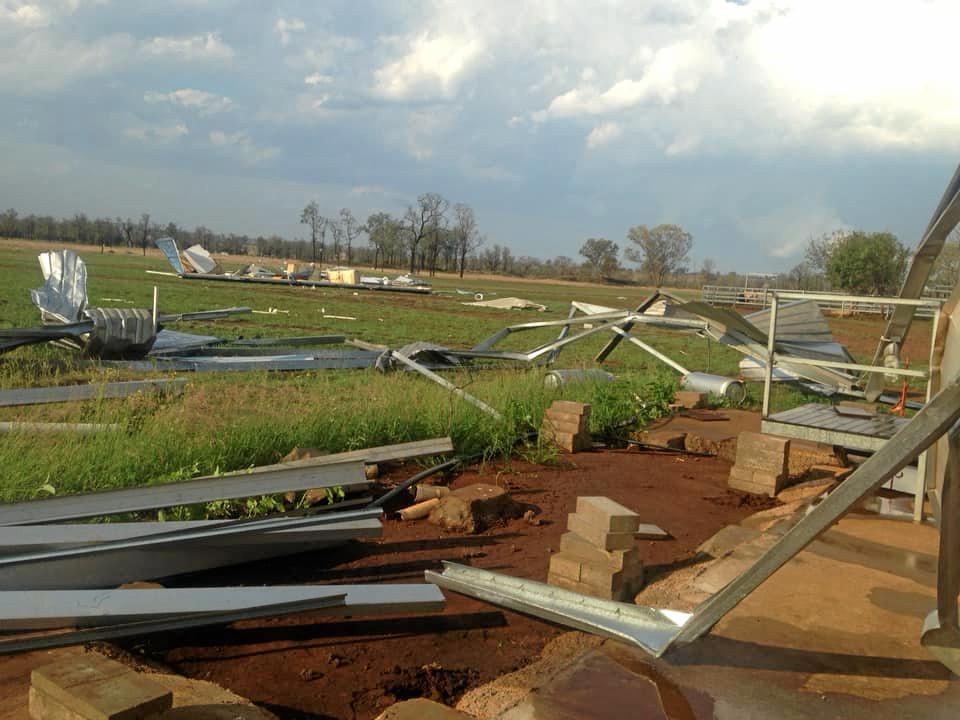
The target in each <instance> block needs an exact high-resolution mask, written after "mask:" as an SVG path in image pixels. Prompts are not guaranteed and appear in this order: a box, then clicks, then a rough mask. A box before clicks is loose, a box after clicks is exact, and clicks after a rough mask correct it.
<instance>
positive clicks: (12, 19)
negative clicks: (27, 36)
mask: <svg viewBox="0 0 960 720" xmlns="http://www.w3.org/2000/svg"><path fill="white" fill-rule="evenodd" d="M49 22H50V11H49V9H48V8H45V7H41V5H40V4H39V3H28V2H16V1H14V2H6V1H5V2H0V26H2V25H4V24H7V23H9V24H10V25H13V26H14V27H18V28H37V27H43V26H44V25H46V24H47V23H49Z"/></svg>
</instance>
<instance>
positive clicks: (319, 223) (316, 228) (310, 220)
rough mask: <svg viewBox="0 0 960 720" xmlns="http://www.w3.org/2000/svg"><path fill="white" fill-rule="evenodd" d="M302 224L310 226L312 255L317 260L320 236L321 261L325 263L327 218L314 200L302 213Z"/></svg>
mask: <svg viewBox="0 0 960 720" xmlns="http://www.w3.org/2000/svg"><path fill="white" fill-rule="evenodd" d="M300 224H301V225H306V226H308V227H309V228H310V248H311V253H310V257H311V259H312V260H313V262H316V261H317V237H320V262H321V263H323V250H324V248H323V227H324V225H325V224H326V219H325V218H324V217H323V216H322V215H321V214H320V208H319V206H318V205H317V204H316V203H315V202H313V201H312V200H311V201H310V202H309V203H308V204H307V206H306V207H305V208H304V209H303V212H302V213H300Z"/></svg>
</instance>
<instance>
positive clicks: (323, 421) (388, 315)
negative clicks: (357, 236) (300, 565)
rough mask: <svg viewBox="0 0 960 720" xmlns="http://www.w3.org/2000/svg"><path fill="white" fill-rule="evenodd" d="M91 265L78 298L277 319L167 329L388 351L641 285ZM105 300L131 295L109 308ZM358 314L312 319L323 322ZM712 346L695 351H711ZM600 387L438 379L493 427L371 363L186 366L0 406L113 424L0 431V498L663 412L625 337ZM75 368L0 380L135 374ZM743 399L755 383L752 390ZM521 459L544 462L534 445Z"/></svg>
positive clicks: (47, 366)
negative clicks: (336, 342)
mask: <svg viewBox="0 0 960 720" xmlns="http://www.w3.org/2000/svg"><path fill="white" fill-rule="evenodd" d="M37 252H39V248H38V247H36V246H28V247H22V246H18V245H16V244H13V243H7V242H4V241H0V325H3V326H13V327H26V326H33V325H37V324H39V318H38V312H37V310H36V308H34V306H33V305H32V303H31V302H30V298H29V289H30V288H32V287H38V286H40V285H41V274H40V270H39V266H38V264H37V261H36V255H37ZM80 252H81V255H82V257H83V258H84V260H85V261H86V263H87V268H88V294H89V297H90V302H91V304H92V305H103V306H120V307H149V306H150V304H151V297H152V288H153V286H154V285H156V286H158V288H159V293H160V310H161V312H164V313H169V312H184V311H190V310H204V309H212V308H219V307H227V306H232V305H247V306H251V307H253V308H254V309H258V310H266V309H268V308H270V307H274V308H279V309H281V310H287V311H289V314H287V313H281V314H276V315H257V314H250V315H241V316H235V317H231V318H229V319H226V320H220V321H210V322H203V323H181V324H178V325H176V326H175V327H177V328H179V329H181V330H185V331H194V332H200V333H209V334H214V335H218V336H220V337H223V338H228V339H229V338H236V337H241V336H242V337H268V336H284V335H288V336H289V335H304V334H327V333H330V334H334V333H336V334H345V335H347V337H350V338H359V339H362V340H366V341H368V342H375V343H382V344H386V345H390V346H391V347H399V346H401V345H403V344H405V343H407V342H411V341H414V340H428V341H432V342H436V343H440V344H443V345H447V346H450V347H470V346H472V345H475V344H476V343H477V342H479V341H480V340H481V339H483V338H484V337H486V336H488V335H490V334H492V333H494V332H496V331H497V330H499V329H501V328H502V327H504V326H505V325H508V324H515V323H519V322H525V321H532V320H544V319H555V318H560V317H564V316H566V313H567V310H568V306H569V302H570V301H571V300H582V301H585V302H590V303H595V304H601V305H608V306H613V307H624V308H625V307H632V306H635V305H636V304H637V303H638V302H639V301H640V300H641V299H642V298H643V297H644V296H645V295H646V294H648V292H649V290H646V289H642V288H626V287H620V286H618V287H603V286H592V285H569V284H568V285H564V284H546V283H540V282H529V283H526V282H517V281H512V280H496V279H482V280H475V279H470V278H467V279H465V280H463V281H461V280H459V279H457V278H447V277H443V278H437V279H436V280H435V282H434V287H435V288H436V289H439V290H445V289H446V290H450V289H454V288H465V289H470V290H477V291H481V292H485V293H491V292H496V293H497V295H498V296H499V297H505V296H510V295H515V296H519V297H524V298H527V299H530V300H533V301H535V302H539V303H543V304H545V305H547V306H548V307H549V311H548V312H546V313H536V312H518V311H512V312H511V311H498V310H490V309H480V308H472V307H467V306H465V305H462V304H461V302H462V301H463V300H469V299H471V298H469V297H464V296H460V295H455V294H454V295H432V296H417V295H399V294H387V293H375V292H363V291H361V292H354V291H350V290H341V289H305V288H287V287H275V286H266V285H264V286H252V285H232V284H229V283H222V282H201V281H185V280H179V279H176V278H169V277H158V276H151V275H148V274H146V273H145V272H144V271H145V270H147V269H154V270H167V269H168V267H167V266H166V263H165V261H164V260H163V259H162V258H160V257H159V256H153V255H148V256H147V257H142V256H141V255H139V254H136V253H127V252H117V253H113V254H111V253H107V254H103V255H101V254H100V253H99V252H98V251H97V249H96V248H83V249H81V250H80ZM103 298H122V299H126V300H129V301H131V302H130V303H129V304H121V303H116V302H113V301H105V300H103ZM323 312H326V313H327V314H335V315H348V316H354V317H356V318H358V319H357V320H356V321H344V320H330V319H324V318H323V317H322V313H323ZM555 336H556V330H549V331H548V330H541V331H536V332H530V333H518V334H516V335H513V336H511V337H510V338H508V340H507V341H506V342H504V343H503V344H502V347H503V348H513V349H529V348H532V347H534V346H535V345H538V344H540V343H541V342H543V341H545V340H547V339H549V338H552V337H555ZM643 337H644V340H645V341H647V342H649V343H650V344H651V345H653V346H654V347H656V348H657V349H659V350H661V351H663V352H664V353H666V354H667V355H669V356H671V357H673V358H675V359H677V360H678V361H679V362H681V363H683V364H685V365H687V366H688V367H689V368H690V369H692V370H708V371H710V372H714V373H717V374H721V375H731V376H734V375H736V374H737V362H738V361H739V359H740V356H739V355H737V354H736V353H735V352H733V351H731V350H729V349H727V348H724V347H722V346H718V345H716V344H712V345H710V346H709V348H708V345H707V344H706V341H704V340H703V339H700V338H696V337H693V336H689V335H681V334H678V333H669V332H665V331H657V330H646V329H645V330H644V331H643ZM606 340H607V337H606V336H602V335H598V336H594V337H591V338H588V339H587V340H585V341H583V342H581V343H576V344H573V345H571V346H569V347H568V348H566V349H565V350H564V352H563V354H562V355H561V356H560V359H559V361H558V363H557V364H556V365H555V367H589V366H592V361H591V358H592V357H593V356H594V355H595V354H596V352H597V351H598V350H599V349H600V348H601V347H602V345H603V344H604V343H605V342H606ZM708 350H709V352H708ZM605 367H606V368H607V369H608V370H610V371H611V372H613V373H615V374H616V376H617V380H616V382H615V383H613V384H609V385H607V384H601V385H595V384H592V383H586V384H581V385H573V386H568V387H565V388H563V389H562V390H560V391H550V390H546V389H545V388H544V387H543V383H542V378H543V373H544V371H543V370H542V369H530V368H521V369H516V368H504V369H488V370H477V369H474V370H464V371H461V372H457V373H452V374H448V375H447V377H449V378H450V379H451V380H452V381H453V382H455V383H457V384H458V385H459V386H461V387H463V388H464V389H465V390H466V391H467V392H469V393H471V394H473V395H475V396H476V397H478V398H480V399H482V400H483V401H484V402H486V403H488V404H489V405H491V406H493V407H495V408H497V409H498V410H499V411H500V412H502V413H503V414H504V416H505V418H506V420H505V422H497V421H495V420H494V419H492V418H490V417H488V416H487V415H485V414H484V413H482V412H480V411H479V410H477V409H476V408H474V407H473V406H471V405H469V404H467V403H464V402H463V401H461V400H459V399H457V398H455V397H454V396H453V395H452V394H450V393H448V392H447V391H446V390H444V389H443V388H441V387H439V386H437V385H435V384H434V383H431V382H430V381H429V380H427V379H425V378H422V377H419V376H417V375H414V374H411V373H401V372H397V373H392V374H389V375H384V374H381V373H378V372H377V371H374V370H362V371H316V372H298V373H272V374H271V373H262V372H257V373H227V374H215V373H199V374H190V373H187V374H185V376H186V377H188V379H189V384H188V386H187V388H186V391H185V392H184V394H183V395H182V396H180V397H172V398H157V397H154V396H144V397H132V398H127V399H122V400H109V401H101V402H88V403H66V404H59V405H45V406H35V407H26V408H3V409H0V420H17V419H20V420H36V421H64V422H104V423H108V422H109V423H119V424H121V425H122V426H123V428H124V431H123V432H120V433H103V434H99V435H94V436H89V435H88V436H71V435H58V436H53V435H51V436H36V435H24V434H12V435H7V436H3V437H2V438H0V501H7V502H9V501H14V500H19V499H25V498H29V497H34V496H37V495H38V494H43V493H46V492H48V491H49V489H50V488H53V489H54V490H55V491H56V493H57V494H65V493H74V492H82V491H93V490H99V489H105V488H112V487H129V486H135V485H142V484H147V483H157V482H167V481H171V480H178V479H185V478H188V477H193V476H197V475H203V474H210V473H216V472H226V471H231V470H238V469H244V468H248V467H252V466H255V465H260V464H265V463H271V462H276V461H277V460H278V459H279V458H280V457H282V456H283V455H285V454H286V453H287V452H289V451H290V450H291V449H292V448H294V447H298V446H299V447H317V448H321V449H323V450H327V451H330V452H338V451H343V450H350V449H356V448H363V447H369V446H375V445H382V444H388V443H396V442H403V441H408V440H416V439H422V438H428V437H436V436H442V435H450V436H451V437H452V438H453V440H454V443H455V447H456V448H457V451H458V452H461V453H480V452H482V453H485V454H486V455H487V456H493V455H505V454H508V453H510V452H511V450H512V449H513V444H514V439H515V438H516V437H517V436H518V435H521V434H523V433H525V432H526V431H528V430H530V429H533V428H536V427H538V426H539V424H540V420H541V418H542V415H543V412H544V410H545V408H546V407H547V406H548V405H549V403H550V402H551V401H552V400H553V399H556V398H558V397H563V398H567V399H574V400H581V401H587V402H590V403H592V405H593V414H592V420H591V430H593V431H594V432H595V433H598V434H600V435H610V434H612V433H614V432H615V428H616V427H617V426H618V425H620V424H622V423H623V422H624V421H626V420H629V419H630V418H633V417H637V418H639V420H640V421H641V422H642V421H644V420H647V419H649V418H650V417H652V416H656V415H657V414H658V413H660V412H662V411H663V409H664V407H665V403H666V401H667V400H668V399H669V395H670V394H671V392H672V388H673V386H674V384H675V382H676V373H674V372H673V371H671V370H669V369H667V368H666V367H665V366H664V365H663V364H662V363H660V362H659V361H657V360H655V359H653V358H652V357H650V356H649V355H647V354H645V353H643V352H641V351H640V350H639V349H637V348H634V347H633V346H630V345H628V344H626V343H624V344H622V345H621V346H620V348H619V349H618V350H617V351H616V352H615V353H614V354H613V355H612V356H611V358H610V359H609V360H608V362H607V363H606V366H605ZM142 376H143V375H142V374H140V375H135V374H132V373H129V372H125V371H118V370H116V369H105V368H102V367H100V366H98V365H96V364H91V363H85V362H83V361H82V360H81V359H80V358H79V357H78V355H77V354H76V353H73V352H72V351H70V350H65V349H60V348H56V347H53V346H44V347H30V348H21V349H18V350H15V351H13V352H11V353H7V354H6V355H2V356H0V387H24V386H42V385H53V384H68V383H74V382H102V381H107V380H117V379H127V378H133V377H142ZM751 398H752V401H753V402H757V401H758V398H759V395H758V392H757V390H755V389H752V390H751ZM798 398H800V400H799V401H803V397H802V396H800V395H798V394H797V391H794V390H784V389H779V388H778V389H777V391H776V394H775V396H774V401H775V405H776V406H780V405H781V404H783V405H786V404H791V405H795V404H798ZM521 452H523V453H526V454H527V455H528V456H529V457H532V458H535V459H546V458H549V457H550V451H549V450H546V449H544V448H539V447H537V446H533V447H527V448H522V449H521Z"/></svg>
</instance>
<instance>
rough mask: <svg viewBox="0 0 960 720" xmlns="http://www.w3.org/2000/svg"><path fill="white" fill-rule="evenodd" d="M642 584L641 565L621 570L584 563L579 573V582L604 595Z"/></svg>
mask: <svg viewBox="0 0 960 720" xmlns="http://www.w3.org/2000/svg"><path fill="white" fill-rule="evenodd" d="M638 581H639V582H640V583H641V584H642V582H643V565H642V564H640V565H634V566H633V567H629V568H624V569H623V570H612V569H610V568H609V567H602V566H599V565H591V564H589V563H586V564H584V565H583V566H582V570H581V572H580V582H581V583H583V584H584V585H588V586H590V587H591V588H594V589H595V590H597V591H598V592H602V593H604V594H606V593H611V594H614V593H616V592H618V591H619V590H623V589H625V588H626V587H631V588H632V587H634V586H635V585H636V584H637V583H638Z"/></svg>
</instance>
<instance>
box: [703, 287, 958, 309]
mask: <svg viewBox="0 0 960 720" xmlns="http://www.w3.org/2000/svg"><path fill="white" fill-rule="evenodd" d="M778 289H780V288H762V287H731V286H724V285H704V286H703V287H702V288H701V289H700V299H701V300H703V302H706V303H710V304H711V305H744V306H746V307H758V308H766V307H769V306H770V302H771V301H772V300H773V293H774V292H776V291H777V290H778ZM951 290H952V289H951V288H948V287H934V288H927V290H926V291H925V292H924V294H923V297H925V298H931V299H934V300H946V299H947V298H948V297H949V296H950V292H951ZM791 292H799V293H802V294H803V295H804V296H806V297H809V298H810V299H811V300H814V301H816V303H817V304H818V305H819V306H820V307H821V308H822V309H824V310H830V311H833V312H836V313H837V314H839V315H883V316H884V317H889V316H890V313H892V312H893V306H892V305H887V304H884V303H879V302H869V301H866V300H849V301H847V300H843V301H841V300H833V299H831V300H826V299H824V298H823V297H822V296H824V295H831V294H835V293H827V292H819V291H815V290H792V291H791ZM933 314H934V308H931V307H918V308H917V309H916V317H933Z"/></svg>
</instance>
